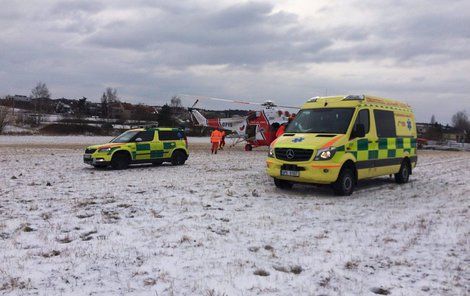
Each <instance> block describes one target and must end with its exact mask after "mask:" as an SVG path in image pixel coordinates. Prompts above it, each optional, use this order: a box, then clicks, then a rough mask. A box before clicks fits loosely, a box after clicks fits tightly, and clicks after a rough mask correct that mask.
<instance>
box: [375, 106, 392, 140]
mask: <svg viewBox="0 0 470 296" xmlns="http://www.w3.org/2000/svg"><path fill="white" fill-rule="evenodd" d="M374 117H375V126H376V127H377V136H378V137H379V138H394V137H396V136H397V131H396V128H395V115H394V114H393V111H385V110H374Z"/></svg>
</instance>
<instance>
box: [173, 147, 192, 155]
mask: <svg viewBox="0 0 470 296" xmlns="http://www.w3.org/2000/svg"><path fill="white" fill-rule="evenodd" d="M176 152H183V153H184V155H185V156H186V157H188V156H189V153H188V151H186V150H185V149H183V148H176V149H174V150H173V152H171V156H173V154H175V153H176Z"/></svg>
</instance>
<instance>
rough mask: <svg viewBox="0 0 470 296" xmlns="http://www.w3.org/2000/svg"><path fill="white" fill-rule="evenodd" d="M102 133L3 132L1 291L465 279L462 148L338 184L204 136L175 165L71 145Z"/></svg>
mask: <svg viewBox="0 0 470 296" xmlns="http://www.w3.org/2000/svg"><path fill="white" fill-rule="evenodd" d="M50 140H54V141H53V143H56V144H55V145H57V147H55V146H54V145H49V144H48V145H49V146H47V145H44V146H41V145H43V144H44V143H46V144H47V143H50ZM106 140H107V139H104V138H96V137H80V140H79V141H77V137H2V136H0V170H1V175H0V293H11V294H21V295H23V294H39V295H71V294H73V295H89V294H94V295H375V294H376V293H382V294H386V293H387V292H388V293H390V295H468V294H469V293H470V270H469V265H470V243H469V238H470V223H469V221H470V183H469V181H468V180H470V153H466V152H438V151H426V152H422V153H421V154H420V155H419V160H418V168H417V169H416V170H415V171H414V173H413V176H412V178H411V182H410V183H409V184H406V185H403V186H398V185H396V184H395V183H394V182H393V181H392V180H390V179H389V178H388V177H384V178H377V179H373V180H368V181H364V182H361V183H360V186H359V188H357V191H356V192H355V193H354V194H353V196H351V197H336V196H333V195H332V194H331V192H330V190H329V189H328V188H317V187H309V186H295V187H294V189H293V190H292V191H281V190H278V189H276V188H275V187H274V185H273V184H272V181H271V180H270V179H269V178H268V177H267V176H266V175H265V173H264V167H265V156H266V150H259V151H253V152H250V153H246V152H244V151H241V149H226V150H225V151H221V153H219V154H218V155H210V153H209V152H208V150H209V146H208V144H202V143H203V142H206V140H207V139H198V140H194V141H193V142H192V143H193V147H194V149H193V150H192V151H193V153H192V154H191V155H190V158H189V160H188V162H187V164H186V165H184V166H181V167H171V166H161V167H153V166H138V167H133V168H131V169H129V170H126V171H112V170H96V169H93V168H91V167H89V166H86V165H85V164H83V163H82V149H76V148H74V147H78V146H79V145H80V144H81V143H83V144H84V145H88V144H92V143H96V142H102V141H106ZM190 140H191V139H190ZM198 141H200V143H197V142H198ZM28 143H30V144H28ZM31 143H32V144H31ZM64 148H65V149H64Z"/></svg>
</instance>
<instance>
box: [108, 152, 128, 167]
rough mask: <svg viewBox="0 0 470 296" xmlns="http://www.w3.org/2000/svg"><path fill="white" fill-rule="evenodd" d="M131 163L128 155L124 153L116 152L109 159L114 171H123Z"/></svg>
mask: <svg viewBox="0 0 470 296" xmlns="http://www.w3.org/2000/svg"><path fill="white" fill-rule="evenodd" d="M130 162H131V159H130V156H129V154H127V153H126V152H117V153H115V154H114V155H113V158H112V159H111V167H112V168H113V169H115V170H125V169H127V167H128V166H129V163H130Z"/></svg>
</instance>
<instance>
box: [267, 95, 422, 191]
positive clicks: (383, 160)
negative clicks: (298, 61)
mask: <svg viewBox="0 0 470 296" xmlns="http://www.w3.org/2000/svg"><path fill="white" fill-rule="evenodd" d="M417 160H418V159H417V155H416V125H415V119H414V115H413V111H412V110H411V108H410V106H409V105H408V104H405V103H401V102H398V101H394V100H389V99H383V98H379V97H374V96H368V95H348V96H334V97H316V98H312V99H310V100H308V101H307V102H306V103H305V104H304V105H303V106H302V108H301V110H300V111H299V113H298V114H297V116H296V118H295V119H294V120H293V121H292V122H291V123H290V124H289V125H288V127H287V128H286V131H285V133H284V134H283V135H282V136H280V137H279V138H277V139H276V140H275V141H274V142H273V143H272V144H271V146H270V149H269V157H268V159H267V161H266V163H267V169H266V170H267V173H268V174H269V176H271V177H273V178H274V184H275V185H276V186H277V187H278V188H281V189H290V188H292V185H293V184H294V183H311V184H331V185H332V187H333V190H334V192H335V193H336V194H338V195H350V194H351V193H352V192H353V191H354V187H355V185H356V184H357V181H358V180H361V179H366V178H371V177H376V176H381V175H392V174H394V175H395V181H396V182H397V183H406V182H408V180H409V176H410V175H411V173H412V170H413V169H414V168H415V166H416V163H417Z"/></svg>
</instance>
